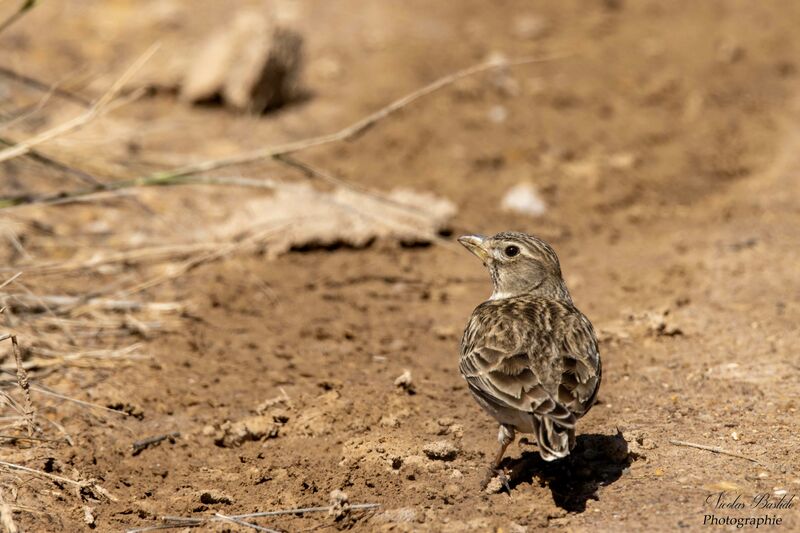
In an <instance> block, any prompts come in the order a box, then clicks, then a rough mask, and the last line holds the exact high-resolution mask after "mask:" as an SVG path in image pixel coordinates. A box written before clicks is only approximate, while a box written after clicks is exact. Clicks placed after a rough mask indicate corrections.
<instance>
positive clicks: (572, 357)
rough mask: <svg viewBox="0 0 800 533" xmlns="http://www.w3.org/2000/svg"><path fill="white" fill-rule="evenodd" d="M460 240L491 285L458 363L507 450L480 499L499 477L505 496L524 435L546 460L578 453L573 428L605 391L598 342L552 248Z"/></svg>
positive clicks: (534, 240) (511, 236) (528, 241)
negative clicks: (508, 456) (513, 451)
mask: <svg viewBox="0 0 800 533" xmlns="http://www.w3.org/2000/svg"><path fill="white" fill-rule="evenodd" d="M458 241H459V242H460V243H461V244H462V245H464V247H466V248H467V249H468V250H469V251H470V252H472V253H473V254H475V255H476V256H478V258H479V259H480V260H481V261H483V264H484V265H485V266H486V267H487V268H488V270H489V274H490V276H491V280H492V285H493V292H492V295H491V297H490V298H489V299H488V300H486V301H485V302H483V303H481V304H480V305H478V306H477V307H476V308H475V310H474V311H473V312H472V315H471V316H470V318H469V321H468V323H467V326H466V328H465V330H464V335H463V337H462V340H461V355H460V361H459V369H460V371H461V374H462V375H463V377H464V378H465V379H466V382H467V386H468V388H469V392H470V393H471V394H472V396H473V397H474V399H475V400H476V401H477V403H478V404H479V405H480V406H481V407H482V408H483V409H484V410H485V411H486V412H488V413H489V414H490V415H491V416H492V417H493V418H494V419H495V420H496V421H497V422H498V423H499V424H500V429H499V432H498V436H497V439H498V442H499V444H500V447H499V450H498V451H497V454H496V455H495V456H494V459H493V461H492V463H491V464H490V466H489V468H488V472H487V474H486V477H485V478H484V479H483V482H482V484H481V490H485V489H486V487H487V486H488V484H489V482H490V481H491V480H492V478H494V477H495V476H500V480H501V481H502V483H503V484H504V485H505V487H506V489H508V478H507V477H506V476H505V473H504V472H503V471H502V470H500V464H501V462H502V460H503V456H504V454H505V452H506V449H507V448H508V446H509V444H511V443H512V442H513V441H514V439H515V437H516V433H517V432H520V433H529V434H532V435H533V438H534V439H535V441H536V444H537V447H538V451H539V455H540V456H541V458H542V459H544V460H545V461H554V460H556V459H559V458H562V457H566V456H567V455H569V453H570V451H571V450H572V449H573V448H574V446H575V426H576V422H577V420H578V419H579V418H581V417H582V416H584V415H585V414H586V413H587V412H588V411H589V409H591V407H592V405H594V402H595V400H596V399H597V392H598V390H599V388H600V381H601V376H602V367H601V362H600V353H599V351H598V346H597V337H596V336H595V333H594V328H593V327H592V323H591V322H590V321H589V319H588V318H586V316H585V315H584V314H583V313H581V312H580V311H579V310H578V308H577V307H575V305H574V303H573V302H572V297H571V296H570V293H569V291H568V290H567V285H566V283H565V282H564V279H563V278H562V276H561V266H560V263H559V261H558V256H557V255H556V252H555V251H554V250H553V248H552V247H551V246H550V245H549V244H547V243H546V242H545V241H543V240H542V239H539V238H538V237H535V236H533V235H528V234H525V233H519V232H502V233H498V234H496V235H494V236H492V237H484V236H482V235H464V236H462V237H459V239H458ZM509 492H510V490H509Z"/></svg>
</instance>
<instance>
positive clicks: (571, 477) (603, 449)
mask: <svg viewBox="0 0 800 533" xmlns="http://www.w3.org/2000/svg"><path fill="white" fill-rule="evenodd" d="M635 459H636V456H635V455H633V454H631V453H629V452H628V443H627V442H625V439H624V438H622V434H621V433H617V434H616V435H597V434H590V435H579V436H578V439H577V442H576V445H575V448H574V449H573V450H572V453H570V455H568V456H567V457H565V458H563V459H559V460H556V461H552V462H547V461H544V460H543V459H542V458H541V457H540V456H539V452H538V451H531V452H523V453H522V456H521V457H519V458H517V459H506V460H505V461H504V464H503V466H504V467H505V469H506V471H510V476H509V487H510V488H511V489H512V490H513V489H514V487H516V486H518V485H520V484H522V483H533V481H534V479H536V481H537V482H538V483H539V484H540V485H541V486H546V487H548V488H549V489H550V491H551V492H552V494H553V501H555V503H556V505H558V506H559V507H561V508H562V509H564V510H566V511H568V512H571V513H582V512H583V511H585V510H586V502H587V500H589V499H593V500H596V499H598V497H597V489H598V488H599V487H601V486H605V485H610V484H611V483H613V482H615V481H616V480H617V479H619V478H620V476H622V473H623V471H624V470H625V469H626V468H628V467H629V466H630V464H631V463H632V462H633V461H634V460H635Z"/></svg>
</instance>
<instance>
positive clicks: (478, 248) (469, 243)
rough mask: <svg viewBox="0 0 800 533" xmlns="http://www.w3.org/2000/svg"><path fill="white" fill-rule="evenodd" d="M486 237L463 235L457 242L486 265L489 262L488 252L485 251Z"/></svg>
mask: <svg viewBox="0 0 800 533" xmlns="http://www.w3.org/2000/svg"><path fill="white" fill-rule="evenodd" d="M486 240H487V239H486V237H484V236H483V235H464V236H462V237H459V238H458V242H460V243H461V244H463V245H464V247H465V248H466V249H467V250H469V251H470V252H472V253H473V254H475V255H477V256H478V258H479V259H480V260H481V261H483V263H484V264H487V263H488V261H489V252H488V251H487V250H486Z"/></svg>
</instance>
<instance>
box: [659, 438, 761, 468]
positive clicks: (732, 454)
mask: <svg viewBox="0 0 800 533" xmlns="http://www.w3.org/2000/svg"><path fill="white" fill-rule="evenodd" d="M669 443H670V444H672V445H673V446H686V447H687V448H697V449H698V450H706V451H708V452H714V453H718V454H720V455H728V456H730V457H736V458H739V459H745V460H746V461H750V462H752V463H756V464H759V465H761V466H767V465H765V464H764V463H762V462H761V461H759V460H758V459H753V458H752V457H747V456H746V455H742V454H739V453H736V452H729V451H727V450H723V449H722V448H720V447H718V446H707V445H705V444H695V443H693V442H686V441H682V440H670V441H669Z"/></svg>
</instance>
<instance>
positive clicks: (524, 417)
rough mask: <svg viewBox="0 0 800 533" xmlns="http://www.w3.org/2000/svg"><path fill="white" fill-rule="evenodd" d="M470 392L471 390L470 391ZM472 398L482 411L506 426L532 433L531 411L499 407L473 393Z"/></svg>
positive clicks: (521, 431)
mask: <svg viewBox="0 0 800 533" xmlns="http://www.w3.org/2000/svg"><path fill="white" fill-rule="evenodd" d="M470 392H472V391H470ZM472 396H473V398H475V400H476V401H477V402H478V405H480V406H481V407H482V408H483V410H484V411H486V412H487V413H489V414H490V415H492V418H494V419H495V420H497V421H498V422H499V423H501V424H504V425H506V426H511V427H513V428H514V429H515V430H517V431H519V432H520V433H533V432H534V429H533V413H528V412H525V411H520V410H519V409H510V408H507V407H500V406H497V405H494V404H491V403H489V402H487V401H486V400H485V399H484V398H482V397H481V396H480V395H478V394H475V393H473V394H472Z"/></svg>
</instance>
